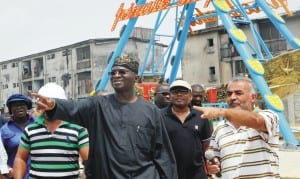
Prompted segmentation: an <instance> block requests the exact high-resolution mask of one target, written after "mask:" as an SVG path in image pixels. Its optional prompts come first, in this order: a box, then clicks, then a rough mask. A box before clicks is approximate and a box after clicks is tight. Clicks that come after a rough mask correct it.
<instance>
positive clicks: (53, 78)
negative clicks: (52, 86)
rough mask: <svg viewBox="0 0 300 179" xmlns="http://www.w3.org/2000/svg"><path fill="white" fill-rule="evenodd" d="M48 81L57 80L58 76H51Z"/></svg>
mask: <svg viewBox="0 0 300 179" xmlns="http://www.w3.org/2000/svg"><path fill="white" fill-rule="evenodd" d="M48 81H49V82H56V77H55V76H54V77H49V78H48Z"/></svg>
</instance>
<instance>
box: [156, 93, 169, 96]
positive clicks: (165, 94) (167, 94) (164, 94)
mask: <svg viewBox="0 0 300 179" xmlns="http://www.w3.org/2000/svg"><path fill="white" fill-rule="evenodd" d="M157 94H161V95H163V96H170V93H169V92H157Z"/></svg>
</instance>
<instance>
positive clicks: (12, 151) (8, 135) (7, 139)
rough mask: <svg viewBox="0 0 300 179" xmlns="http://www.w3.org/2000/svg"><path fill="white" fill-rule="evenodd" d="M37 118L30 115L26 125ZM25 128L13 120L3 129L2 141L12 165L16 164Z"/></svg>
mask: <svg viewBox="0 0 300 179" xmlns="http://www.w3.org/2000/svg"><path fill="white" fill-rule="evenodd" d="M34 121H35V120H34V118H33V117H32V116H29V120H27V121H26V122H25V127H26V126H27V125H29V124H31V123H33V122H34ZM23 131H24V128H21V127H20V126H19V125H18V124H16V123H15V122H14V121H13V120H10V121H8V122H7V123H5V124H4V125H3V126H2V127H1V129H0V133H1V139H2V143H3V145H4V147H5V150H6V152H7V155H8V161H7V164H8V165H9V166H10V167H13V166H14V160H15V157H16V154H17V151H18V147H19V143H20V139H21V136H22V134H23ZM27 166H30V159H29V158H28V161H27ZM26 178H29V170H28V169H27V171H26Z"/></svg>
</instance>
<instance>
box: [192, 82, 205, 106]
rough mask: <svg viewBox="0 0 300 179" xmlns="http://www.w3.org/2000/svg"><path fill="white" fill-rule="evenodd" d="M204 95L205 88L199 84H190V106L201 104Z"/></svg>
mask: <svg viewBox="0 0 300 179" xmlns="http://www.w3.org/2000/svg"><path fill="white" fill-rule="evenodd" d="M204 96H205V90H204V88H203V86H202V85H200V84H193V85H192V101H191V103H192V106H201V104H202V102H203V100H204Z"/></svg>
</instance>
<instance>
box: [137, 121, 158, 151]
mask: <svg viewBox="0 0 300 179" xmlns="http://www.w3.org/2000/svg"><path fill="white" fill-rule="evenodd" d="M153 140H154V129H151V128H146V127H143V126H140V125H137V126H136V138H135V142H136V146H137V147H138V148H139V149H140V150H144V151H150V150H151V146H152V143H153Z"/></svg>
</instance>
